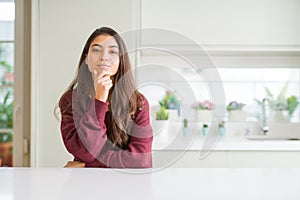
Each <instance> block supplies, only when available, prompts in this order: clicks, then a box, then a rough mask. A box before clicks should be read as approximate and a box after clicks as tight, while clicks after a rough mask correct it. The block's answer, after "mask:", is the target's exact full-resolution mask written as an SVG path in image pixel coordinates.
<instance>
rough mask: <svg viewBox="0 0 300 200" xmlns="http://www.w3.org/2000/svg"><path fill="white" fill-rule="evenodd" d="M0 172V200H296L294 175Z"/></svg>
mask: <svg viewBox="0 0 300 200" xmlns="http://www.w3.org/2000/svg"><path fill="white" fill-rule="evenodd" d="M141 172H145V171H142V170H126V171H123V170H115V169H64V168H62V169H47V168H39V169H38V168H36V169H34V168H1V169H0V199H1V200H12V199H14V200H19V199H20V200H48V199H49V200H55V199H66V200H69V199H70V200H76V199H80V200H85V199H118V200H120V199H138V200H141V199H143V200H144V199H180V200H182V199H187V200H190V199H205V200H207V199H222V200H226V199H228V200H234V199H237V200H247V199H249V200H254V199H255V200H259V199H263V200H268V199H270V200H277V199H278V200H279V199H280V200H282V199H284V200H299V199H300V169H194V168H167V169H161V170H158V169H153V171H152V172H151V173H149V171H148V172H147V173H146V172H145V173H141Z"/></svg>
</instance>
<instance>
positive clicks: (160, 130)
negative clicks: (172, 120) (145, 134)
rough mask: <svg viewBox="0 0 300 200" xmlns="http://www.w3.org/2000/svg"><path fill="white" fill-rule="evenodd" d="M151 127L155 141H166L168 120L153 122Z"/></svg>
mask: <svg viewBox="0 0 300 200" xmlns="http://www.w3.org/2000/svg"><path fill="white" fill-rule="evenodd" d="M151 126H152V130H153V136H154V139H155V140H157V141H159V142H167V141H168V132H169V120H153V121H152V123H151Z"/></svg>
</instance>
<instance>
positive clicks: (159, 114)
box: [156, 107, 169, 120]
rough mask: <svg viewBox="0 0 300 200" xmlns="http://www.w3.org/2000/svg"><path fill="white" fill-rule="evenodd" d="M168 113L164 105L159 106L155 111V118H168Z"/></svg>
mask: <svg viewBox="0 0 300 200" xmlns="http://www.w3.org/2000/svg"><path fill="white" fill-rule="evenodd" d="M168 118H169V113H168V112H167V111H166V108H165V107H160V110H159V111H157V112H156V120H168Z"/></svg>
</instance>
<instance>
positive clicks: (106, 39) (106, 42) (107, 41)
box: [91, 35, 119, 47]
mask: <svg viewBox="0 0 300 200" xmlns="http://www.w3.org/2000/svg"><path fill="white" fill-rule="evenodd" d="M94 44H99V45H101V46H116V47H118V46H119V45H118V43H117V41H116V40H115V38H114V37H113V36H111V35H98V36H97V37H95V39H94V40H93V41H92V43H91V46H92V45H94Z"/></svg>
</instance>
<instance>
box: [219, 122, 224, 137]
mask: <svg viewBox="0 0 300 200" xmlns="http://www.w3.org/2000/svg"><path fill="white" fill-rule="evenodd" d="M218 128H219V135H220V136H224V135H225V121H220V122H219V124H218Z"/></svg>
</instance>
